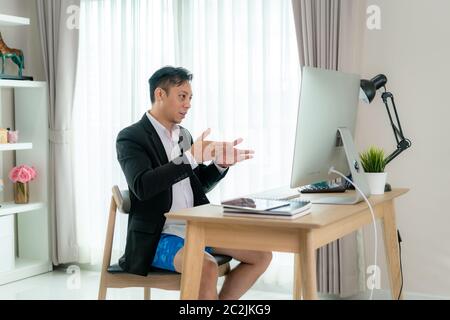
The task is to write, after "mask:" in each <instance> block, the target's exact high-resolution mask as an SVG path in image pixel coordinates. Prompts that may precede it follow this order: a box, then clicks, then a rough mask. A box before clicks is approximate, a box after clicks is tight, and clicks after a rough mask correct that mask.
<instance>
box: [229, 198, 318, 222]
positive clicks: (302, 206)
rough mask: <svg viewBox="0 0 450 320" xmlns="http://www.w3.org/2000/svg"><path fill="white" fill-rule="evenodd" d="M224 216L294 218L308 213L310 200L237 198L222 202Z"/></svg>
mask: <svg viewBox="0 0 450 320" xmlns="http://www.w3.org/2000/svg"><path fill="white" fill-rule="evenodd" d="M222 207H223V211H224V216H233V217H236V216H240V217H255V218H269V219H296V218H299V217H301V216H304V215H307V214H309V213H310V209H311V202H310V201H306V200H297V199H296V200H287V201H284V200H264V199H257V198H237V199H232V200H228V201H224V202H222Z"/></svg>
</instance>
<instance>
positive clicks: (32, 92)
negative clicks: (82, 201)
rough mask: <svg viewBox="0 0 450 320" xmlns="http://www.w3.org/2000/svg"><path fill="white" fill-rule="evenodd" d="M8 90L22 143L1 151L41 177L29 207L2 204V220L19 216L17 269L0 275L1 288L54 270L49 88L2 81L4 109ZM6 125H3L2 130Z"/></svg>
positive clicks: (1, 147) (35, 183)
mask: <svg viewBox="0 0 450 320" xmlns="http://www.w3.org/2000/svg"><path fill="white" fill-rule="evenodd" d="M5 88H9V89H12V90H13V91H14V109H13V112H14V120H15V129H16V130H18V131H19V141H20V142H21V143H17V144H8V145H0V152H15V159H16V165H22V164H25V165H30V166H34V167H35V168H36V170H37V174H38V175H37V178H36V180H34V181H32V182H30V183H29V187H30V203H29V204H26V205H17V204H14V203H13V202H3V203H0V205H1V207H0V218H1V217H4V216H8V215H14V216H16V217H17V218H16V219H17V229H16V231H17V235H16V239H17V242H16V244H15V245H16V252H17V255H16V259H15V267H14V269H13V270H9V271H5V272H0V285H3V284H6V283H10V282H14V281H17V280H21V279H24V278H28V277H32V276H36V275H39V274H42V273H46V272H50V271H52V269H53V267H52V263H51V251H50V248H51V245H50V220H49V206H48V194H49V179H48V172H49V165H48V159H49V140H48V138H49V136H48V98H47V85H46V83H45V82H33V81H10V80H0V108H1V107H3V106H1V103H2V99H1V94H2V89H5ZM2 125H3V124H1V123H0V127H1V126H2ZM22 141H24V142H23V143H22ZM3 165H4V164H3ZM7 169H8V170H9V169H10V168H7ZM8 170H7V171H8ZM3 171H4V172H5V170H3ZM7 179H8V177H3V180H4V181H5V187H7V186H10V184H8V185H6V180H7ZM6 200H12V199H6ZM0 259H1V257H0Z"/></svg>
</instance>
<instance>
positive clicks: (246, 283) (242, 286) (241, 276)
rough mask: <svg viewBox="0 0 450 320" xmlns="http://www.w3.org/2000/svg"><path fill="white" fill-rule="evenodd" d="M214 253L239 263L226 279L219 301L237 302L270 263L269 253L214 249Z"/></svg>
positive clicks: (270, 255)
mask: <svg viewBox="0 0 450 320" xmlns="http://www.w3.org/2000/svg"><path fill="white" fill-rule="evenodd" d="M214 253H217V254H223V255H227V256H230V257H233V259H236V260H238V261H240V262H241V263H240V264H239V265H238V266H237V267H236V268H234V269H233V270H232V271H231V272H230V273H229V274H228V275H227V277H226V279H225V282H224V284H223V286H222V290H221V291H220V294H219V299H220V300H238V299H239V298H241V297H242V295H244V293H246V292H247V291H248V290H249V289H250V288H251V287H252V286H253V285H254V284H255V282H256V280H258V278H259V277H260V276H261V275H262V274H263V273H264V272H265V271H266V269H267V267H268V266H269V265H270V262H271V261H272V253H271V252H260V251H249V250H233V249H222V248H214Z"/></svg>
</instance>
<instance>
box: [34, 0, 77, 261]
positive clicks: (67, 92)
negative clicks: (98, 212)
mask: <svg viewBox="0 0 450 320" xmlns="http://www.w3.org/2000/svg"><path fill="white" fill-rule="evenodd" d="M79 7H80V0H38V1H37V10H38V22H39V31H40V36H41V44H42V54H43V57H44V68H45V74H46V78H47V82H48V90H49V102H50V108H49V128H50V183H51V184H50V204H49V208H50V212H51V217H52V218H51V224H52V225H51V230H52V253H53V264H54V265H59V264H61V263H70V262H74V261H77V260H78V247H77V241H76V228H75V226H76V219H75V201H74V190H73V163H72V145H71V141H72V139H71V132H72V110H73V98H74V91H75V79H76V70H77V62H78V40H79V31H78V29H77V28H73V27H69V26H70V25H69V26H68V20H70V19H71V13H72V12H73V10H75V11H76V10H77V8H79Z"/></svg>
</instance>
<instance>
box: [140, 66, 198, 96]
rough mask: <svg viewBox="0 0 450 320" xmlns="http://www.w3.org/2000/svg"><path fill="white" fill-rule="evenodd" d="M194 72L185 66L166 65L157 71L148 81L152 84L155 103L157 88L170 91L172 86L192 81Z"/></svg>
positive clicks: (151, 94) (151, 91)
mask: <svg viewBox="0 0 450 320" xmlns="http://www.w3.org/2000/svg"><path fill="white" fill-rule="evenodd" d="M193 77H194V76H193V75H192V73H190V72H189V71H188V70H186V69H184V68H174V67H164V68H162V69H159V70H158V71H156V72H155V73H154V74H153V75H152V77H151V78H150V80H148V83H149V85H150V99H151V100H152V103H155V100H156V99H155V90H156V89H157V88H161V89H163V90H164V91H166V92H167V94H168V93H169V90H170V88H172V87H179V86H181V85H182V84H183V83H185V82H191V81H192V79H193Z"/></svg>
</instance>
